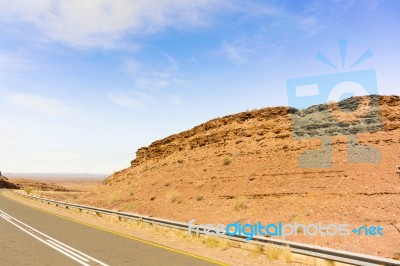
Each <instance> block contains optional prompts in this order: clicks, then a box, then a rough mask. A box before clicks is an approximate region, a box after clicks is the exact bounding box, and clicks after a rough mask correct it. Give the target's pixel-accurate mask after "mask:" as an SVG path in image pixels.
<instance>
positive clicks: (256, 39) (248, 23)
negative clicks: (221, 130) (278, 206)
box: [0, 0, 400, 173]
mask: <svg viewBox="0 0 400 266" xmlns="http://www.w3.org/2000/svg"><path fill="white" fill-rule="evenodd" d="M398 14H400V2H399V1H374V0H371V1H361V0H359V1H322V0H321V1H261V0H260V1H253V0H250V1H234V0H232V1H229V0H201V1H199V0H193V1H182V0H170V1H161V0H148V1H144V0H135V1H130V0H113V1H111V0H109V1H107V0H68V1H57V0H35V1H34V0H32V1H29V0H25V1H24V0H16V1H12V2H10V1H5V0H0V34H1V35H0V36H1V37H0V111H1V113H0V123H1V130H0V169H1V170H2V171H4V172H50V173H54V172H57V173H74V172H88V173H112V172H113V171H115V170H120V169H122V168H125V167H127V166H129V162H130V160H131V159H133V158H134V155H135V152H136V150H137V149H138V148H140V147H142V146H147V145H149V144H150V143H151V142H153V141H155V140H157V139H160V138H163V137H166V136H168V135H170V134H173V133H178V132H180V131H183V130H186V129H189V128H191V127H193V126H195V125H197V124H199V123H202V122H206V121H207V120H210V119H212V118H215V117H220V116H224V115H227V114H232V113H237V112H241V111H245V110H247V109H249V110H251V109H254V108H262V107H268V106H278V105H285V106H286V105H288V99H287V94H286V80H288V79H291V78H296V77H303V76H313V75H324V74H329V73H336V72H338V71H343V70H341V69H340V70H335V69H332V68H330V67H328V66H326V65H324V64H322V63H321V62H319V61H317V60H315V55H316V53H317V52H318V51H321V52H322V53H324V54H325V55H326V56H327V57H328V58H329V59H331V61H332V62H333V63H334V64H337V65H340V54H339V47H338V40H339V39H343V38H345V39H348V41H349V43H348V52H347V57H346V63H347V64H346V66H349V64H350V63H351V62H354V61H355V60H356V59H357V58H358V57H359V56H360V55H361V54H362V53H363V52H364V51H365V50H367V49H371V51H372V52H373V57H371V58H370V59H368V60H366V61H365V62H363V63H362V64H360V65H359V66H357V67H355V68H354V69H352V70H362V69H375V70H376V73H377V79H378V89H379V93H380V94H385V95H387V94H397V95H398V94H399V91H400V89H399V88H400V84H399V83H400V80H399V78H398V73H399V70H400V69H399V66H398V64H399V62H400V52H399V47H400V17H399V16H398ZM345 70H346V67H345Z"/></svg>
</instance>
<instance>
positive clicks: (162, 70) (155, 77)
mask: <svg viewBox="0 0 400 266" xmlns="http://www.w3.org/2000/svg"><path fill="white" fill-rule="evenodd" d="M160 54H161V58H159V60H158V61H157V62H156V63H154V62H152V63H139V62H138V61H136V60H133V59H129V60H126V62H125V63H124V65H123V66H122V70H123V71H124V72H125V73H126V74H128V75H129V76H131V77H132V78H133V81H134V83H135V87H136V89H141V90H154V89H160V88H166V87H170V86H173V85H177V84H180V83H182V82H184V81H183V79H182V78H181V75H180V69H179V64H178V62H177V61H176V60H175V59H174V58H173V57H172V56H171V55H169V54H167V53H164V52H162V51H160Z"/></svg>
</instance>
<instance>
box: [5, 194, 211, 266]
mask: <svg viewBox="0 0 400 266" xmlns="http://www.w3.org/2000/svg"><path fill="white" fill-rule="evenodd" d="M0 193H1V192H0ZM0 234H1V236H0V265H174V266H175V265H199V266H200V265H201V266H202V265H218V264H217V263H213V262H212V261H208V260H205V259H201V258H197V257H193V256H190V255H189V254H182V253H179V252H175V251H171V250H167V249H164V248H162V247H158V246H153V245H150V244H147V243H142V242H139V241H135V240H133V239H130V238H126V237H123V236H120V235H116V234H113V233H110V232H106V231H103V230H100V229H96V228H93V227H90V226H87V225H84V224H80V223H76V222H73V221H70V220H67V219H63V218H61V217H58V216H55V215H51V214H48V213H45V212H41V211H39V210H36V209H33V208H30V207H27V206H24V205H22V204H19V203H17V202H14V201H12V200H9V199H7V198H5V197H3V196H2V195H1V194H0Z"/></svg>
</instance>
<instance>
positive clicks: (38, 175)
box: [1, 172, 111, 179]
mask: <svg viewBox="0 0 400 266" xmlns="http://www.w3.org/2000/svg"><path fill="white" fill-rule="evenodd" d="M1 174H2V176H5V177H11V178H18V177H20V178H28V177H29V178H38V179H41V178H58V177H59V178H77V179H81V178H88V179H97V178H104V177H107V176H110V175H111V174H99V173H8V172H1Z"/></svg>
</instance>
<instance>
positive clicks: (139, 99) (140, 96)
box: [108, 91, 157, 110]
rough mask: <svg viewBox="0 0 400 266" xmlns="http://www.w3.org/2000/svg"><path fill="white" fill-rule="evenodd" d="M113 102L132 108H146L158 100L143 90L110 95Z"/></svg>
mask: <svg viewBox="0 0 400 266" xmlns="http://www.w3.org/2000/svg"><path fill="white" fill-rule="evenodd" d="M108 98H109V100H110V101H111V102H113V103H114V104H116V105H119V106H122V107H127V108H132V109H139V110H140V109H144V108H145V107H146V106H147V105H149V104H153V103H156V102H157V101H156V100H155V99H154V98H153V97H151V96H149V95H147V94H145V93H143V92H137V91H136V92H128V91H124V92H119V93H114V94H110V95H108Z"/></svg>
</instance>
